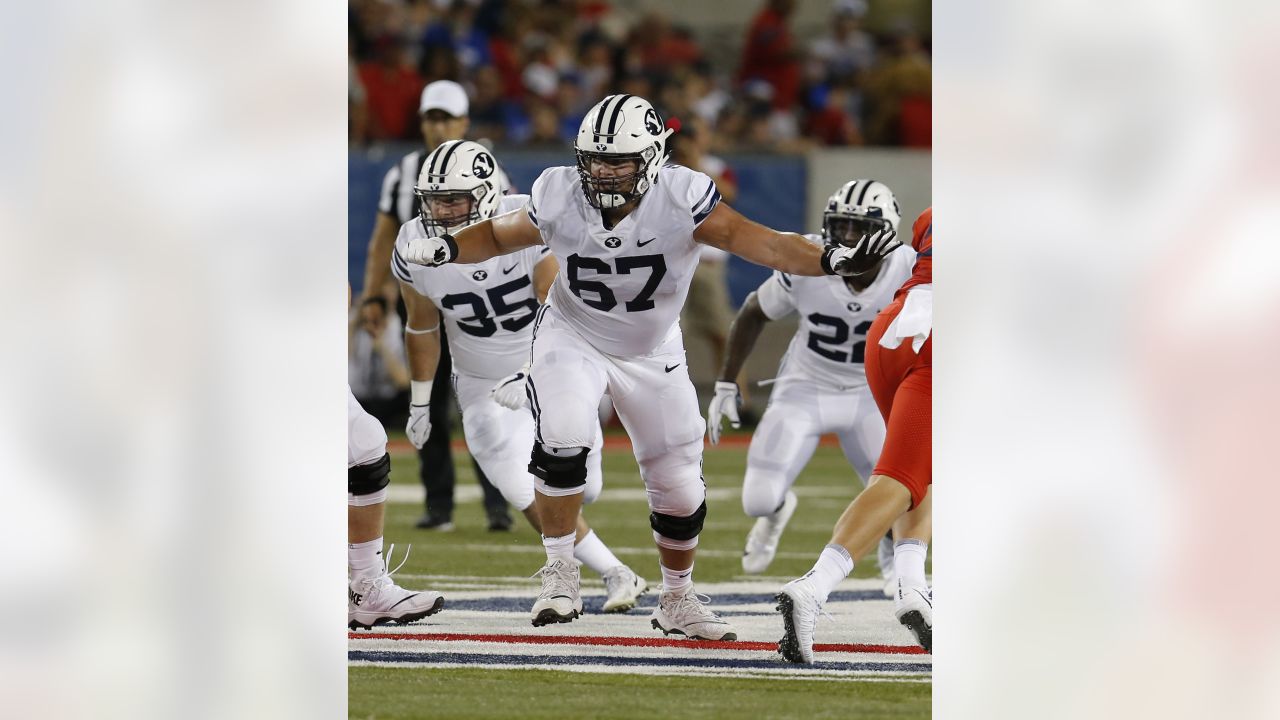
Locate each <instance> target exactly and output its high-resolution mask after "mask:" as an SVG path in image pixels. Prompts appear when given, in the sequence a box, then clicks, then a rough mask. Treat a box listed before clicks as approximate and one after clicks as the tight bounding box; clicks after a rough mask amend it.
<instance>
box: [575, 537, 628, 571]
mask: <svg viewBox="0 0 1280 720" xmlns="http://www.w3.org/2000/svg"><path fill="white" fill-rule="evenodd" d="M573 556H574V557H576V558H578V559H579V560H581V561H582V564H583V565H586V566H587V567H589V568H591V569H592V570H594V571H596V572H597V573H600V574H601V575H603V574H604V571H605V570H609V569H611V568H615V567H617V566H619V565H621V564H622V562H621V561H620V560H618V558H617V556H615V555H614V554H613V552H611V551H610V550H609V548H608V547H607V546H606V545H605V544H604V541H603V540H601V539H600V537H599V536H598V535H596V531H595V530H591V531H589V532H588V533H587V536H586V537H584V538H582V539H581V540H579V541H578V544H577V545H574V546H573Z"/></svg>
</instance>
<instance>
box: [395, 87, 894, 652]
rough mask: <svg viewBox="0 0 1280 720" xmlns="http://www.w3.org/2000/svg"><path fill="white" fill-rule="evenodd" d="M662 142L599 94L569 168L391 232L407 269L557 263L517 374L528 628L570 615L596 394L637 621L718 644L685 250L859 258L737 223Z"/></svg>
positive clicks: (797, 262) (827, 267)
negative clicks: (542, 250) (458, 226)
mask: <svg viewBox="0 0 1280 720" xmlns="http://www.w3.org/2000/svg"><path fill="white" fill-rule="evenodd" d="M672 132H673V131H672V130H671V129H669V128H667V127H665V126H664V124H663V122H662V119H661V118H660V117H659V116H658V113H657V111H656V110H654V108H653V106H652V105H650V104H649V102H648V101H647V100H645V99H644V98H641V97H637V96H634V95H624V94H620V95H610V96H608V97H606V98H605V99H604V100H601V101H600V102H599V103H597V104H596V105H595V106H594V107H593V108H592V109H591V110H590V111H589V112H588V113H587V115H586V117H585V118H583V120H582V124H581V126H580V127H579V129H578V136H577V139H576V141H575V149H576V156H577V163H576V165H575V166H570V167H553V168H548V169H547V170H545V171H544V172H543V173H542V175H541V176H539V178H538V179H537V181H536V182H534V185H533V192H532V196H531V198H530V199H529V202H528V204H527V205H526V206H525V207H524V209H523V210H521V211H517V212H511V213H506V214H503V215H499V216H497V217H495V218H493V219H491V220H486V221H482V222H479V223H476V224H475V225H472V226H471V227H468V228H467V229H465V230H463V231H461V232H459V233H458V234H457V236H456V237H454V236H453V235H452V234H447V233H446V234H437V235H434V236H425V235H424V234H402V235H401V236H400V237H399V238H397V241H396V250H397V252H398V253H399V254H400V256H401V257H402V258H403V259H405V260H407V261H408V262H411V263H420V264H424V265H443V264H445V263H451V262H461V263H476V262H483V261H487V260H489V259H490V258H493V257H494V256H500V255H505V254H508V253H514V252H518V251H521V250H523V249H524V248H530V247H537V246H542V245H545V246H546V247H547V248H549V249H550V251H551V253H552V254H553V255H554V256H555V257H556V260H558V261H559V271H558V274H557V276H556V279H555V282H554V284H553V285H552V287H551V291H550V294H549V296H548V302H547V304H546V305H544V306H543V307H542V309H540V310H539V311H538V319H537V320H536V321H535V327H534V339H533V356H532V365H531V367H530V374H529V377H528V389H529V398H530V402H531V403H532V406H533V413H534V418H535V421H536V424H537V429H536V433H537V442H536V443H535V444H534V446H533V453H532V458H531V459H530V463H529V468H530V470H531V471H532V472H533V474H534V476H535V477H536V478H537V486H536V489H537V494H536V502H537V505H538V515H539V517H540V518H541V520H542V534H543V541H542V542H543V545H544V547H545V548H546V551H547V564H546V566H545V567H544V568H543V571H542V573H543V574H542V579H543V584H542V593H541V594H540V595H539V597H538V600H537V601H536V602H535V603H534V606H533V615H534V617H535V618H538V617H547V616H550V617H556V618H560V619H572V618H573V617H574V615H575V613H576V612H578V611H580V609H581V607H582V601H581V599H580V598H579V592H578V586H579V576H578V569H577V567H576V566H575V565H574V563H572V562H571V560H572V557H571V553H572V548H573V539H574V532H573V529H574V523H575V522H576V519H577V516H578V509H579V508H580V507H581V506H582V500H583V492H584V490H585V489H586V483H587V458H588V455H589V450H590V448H591V447H592V446H593V445H594V444H595V443H596V442H597V440H598V437H599V425H598V423H597V420H596V408H597V405H598V403H599V401H600V397H601V396H602V395H603V394H604V393H605V392H608V393H609V396H610V397H611V398H612V399H613V404H614V408H615V409H616V410H617V413H618V416H619V418H620V419H621V420H622V424H623V426H624V427H625V428H626V430H627V434H628V435H629V436H630V438H631V443H632V446H633V449H634V452H635V457H636V462H637V463H638V464H639V466H640V475H641V477H642V479H643V480H644V484H645V490H646V492H647V495H648V500H649V509H650V511H651V512H650V515H649V523H650V526H651V527H652V529H653V537H654V541H655V543H656V544H657V546H658V555H659V558H660V569H661V571H662V593H661V595H660V597H659V601H658V607H657V608H656V609H655V610H654V613H653V616H652V620H651V622H652V625H653V626H654V627H655V628H658V629H660V630H662V632H663V633H666V634H669V633H677V634H683V635H685V636H689V637H698V638H705V639H711V640H734V639H737V633H736V631H735V630H734V629H733V627H732V626H731V625H730V624H729V623H728V622H727V621H725V620H724V619H723V618H721V617H719V616H717V615H716V614H715V613H714V612H712V611H711V610H710V608H708V607H707V601H704V600H702V599H700V598H699V597H698V595H696V594H695V593H694V591H693V577H692V576H693V563H694V556H695V548H696V547H697V545H698V535H699V533H701V531H702V526H703V522H704V521H705V519H706V514H707V504H706V488H705V485H704V483H703V480H702V472H701V466H702V436H703V433H704V432H705V429H706V423H705V422H704V421H703V419H702V413H701V412H700V408H699V406H698V398H697V395H696V393H695V392H694V388H693V383H692V382H691V381H690V379H689V371H688V367H687V366H686V365H685V355H684V343H683V339H682V337H681V334H680V324H679V313H680V308H681V306H682V305H683V304H684V300H685V297H686V295H687V294H688V291H689V282H690V280H691V279H692V277H693V272H694V270H695V268H696V267H697V265H698V255H699V248H700V245H699V243H705V244H708V245H711V246H713V247H718V248H721V249H723V250H727V251H729V252H731V253H735V254H737V255H740V256H742V257H743V258H745V259H747V260H750V261H752V262H756V263H760V264H763V265H767V266H769V267H772V268H774V269H776V270H782V271H783V272H786V273H790V274H794V275H822V274H824V273H826V274H836V273H839V274H848V273H857V272H861V271H864V270H866V264H867V262H868V260H869V258H868V257H867V254H866V252H865V251H864V250H861V249H858V248H846V247H844V246H832V247H828V248H826V249H823V248H820V247H818V246H817V245H814V244H813V243H811V242H809V241H808V240H805V239H804V238H803V237H801V236H800V235H796V234H794V233H781V232H777V231H775V230H771V229H769V228H767V227H764V226H762V225H759V224H756V223H754V222H751V221H750V220H747V219H746V218H744V217H742V216H741V215H739V214H738V213H737V212H735V211H734V210H733V209H732V208H730V207H729V206H728V205H727V204H724V203H721V202H720V194H719V193H718V192H716V187H715V183H714V182H712V180H711V178H709V177H707V176H706V175H704V174H703V173H700V172H695V171H693V170H689V169H688V168H683V167H679V166H676V165H667V164H666V160H667V149H666V140H667V138H668V137H669V136H670V135H671V133H672ZM876 242H877V247H880V246H881V245H883V246H886V247H890V246H894V245H895V243H897V240H896V239H895V238H894V236H893V231H892V230H885V231H883V232H881V233H877V235H876ZM864 245H865V243H864ZM867 247H870V245H867ZM877 260H878V258H877Z"/></svg>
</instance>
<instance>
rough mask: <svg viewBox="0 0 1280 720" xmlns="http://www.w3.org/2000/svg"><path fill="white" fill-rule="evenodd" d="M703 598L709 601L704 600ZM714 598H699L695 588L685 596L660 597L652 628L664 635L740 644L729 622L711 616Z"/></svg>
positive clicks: (671, 594) (667, 594)
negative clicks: (729, 641)
mask: <svg viewBox="0 0 1280 720" xmlns="http://www.w3.org/2000/svg"><path fill="white" fill-rule="evenodd" d="M702 598H706V599H705V600H703V599H702ZM709 602H711V598H709V597H706V596H705V595H703V596H701V597H699V596H698V594H697V593H695V592H694V591H693V588H689V589H688V590H686V591H684V592H682V593H670V592H664V593H662V595H660V596H659V597H658V607H657V609H655V610H654V611H653V617H652V620H650V624H651V625H653V627H654V628H656V629H658V630H661V631H662V634H663V635H673V634H674V635H684V636H686V637H688V638H691V639H694V640H737V639H738V632H737V631H736V630H734V628H733V626H732V625H730V624H729V623H728V621H726V620H724V619H722V618H721V617H720V616H719V615H716V614H715V613H713V612H711V609H710V608H708V607H707V605H706V604H707V603H709Z"/></svg>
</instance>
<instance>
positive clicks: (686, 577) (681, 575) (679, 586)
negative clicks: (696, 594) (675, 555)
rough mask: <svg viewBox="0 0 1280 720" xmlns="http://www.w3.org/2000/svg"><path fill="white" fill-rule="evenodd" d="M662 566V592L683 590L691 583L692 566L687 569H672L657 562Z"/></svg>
mask: <svg viewBox="0 0 1280 720" xmlns="http://www.w3.org/2000/svg"><path fill="white" fill-rule="evenodd" d="M658 567H660V568H662V592H684V591H686V590H688V589H689V588H690V587H691V586H692V585H693V566H692V565H690V566H689V569H687V570H672V569H671V568H669V567H667V566H666V565H663V564H662V563H658Z"/></svg>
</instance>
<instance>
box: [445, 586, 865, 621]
mask: <svg viewBox="0 0 1280 720" xmlns="http://www.w3.org/2000/svg"><path fill="white" fill-rule="evenodd" d="M529 590H530V593H532V592H533V587H530V589H529ZM865 600H884V601H885V602H888V600H889V599H888V598H886V597H885V596H884V593H883V592H881V591H879V590H844V591H838V592H833V593H831V596H830V597H829V598H827V602H829V603H831V602H860V601H865ZM529 602H530V600H529V598H518V597H516V598H502V597H498V598H482V599H479V600H450V601H449V609H451V610H473V611H477V612H528V610H529ZM773 602H774V597H773V594H772V593H721V594H716V595H713V596H712V597H711V605H712V606H713V607H716V608H722V607H730V606H733V605H754V604H756V603H773ZM657 604H658V599H657V596H655V595H654V594H652V593H651V594H649V595H645V596H644V597H642V598H640V600H639V602H637V603H636V607H637V608H646V609H647V608H653V607H657ZM582 605H583V609H584V610H585V611H586V612H589V613H592V612H603V610H602V609H601V608H602V607H603V605H604V598H603V597H600V596H594V597H584V598H582ZM724 614H726V615H734V616H746V615H776V614H777V613H774V612H771V611H770V612H765V611H760V610H728V611H726V612H725V613H724Z"/></svg>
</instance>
